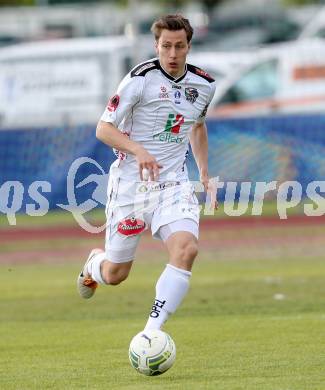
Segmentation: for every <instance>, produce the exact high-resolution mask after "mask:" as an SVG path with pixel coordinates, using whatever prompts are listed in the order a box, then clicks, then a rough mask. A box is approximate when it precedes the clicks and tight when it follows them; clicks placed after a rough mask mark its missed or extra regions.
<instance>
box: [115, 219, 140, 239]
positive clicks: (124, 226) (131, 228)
mask: <svg viewBox="0 0 325 390" xmlns="http://www.w3.org/2000/svg"><path fill="white" fill-rule="evenodd" d="M145 227H146V224H145V222H144V221H142V220H141V219H137V218H135V217H131V218H127V219H124V220H123V221H120V222H119V224H118V226H117V231H118V232H119V233H120V234H122V235H123V236H136V235H137V234H140V233H142V232H143V231H144V229H145Z"/></svg>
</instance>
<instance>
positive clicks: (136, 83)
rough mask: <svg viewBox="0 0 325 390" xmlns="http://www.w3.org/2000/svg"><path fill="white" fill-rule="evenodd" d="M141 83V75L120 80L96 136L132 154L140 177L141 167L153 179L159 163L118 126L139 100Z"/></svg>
mask: <svg viewBox="0 0 325 390" xmlns="http://www.w3.org/2000/svg"><path fill="white" fill-rule="evenodd" d="M143 84H144V78H143V77H131V76H130V74H129V75H127V76H126V77H125V78H124V79H123V80H122V82H121V84H120V85H119V88H118V90H117V94H116V95H115V96H113V97H112V98H111V99H110V101H109V103H108V106H107V108H106V110H105V112H104V114H103V115H102V117H101V119H100V121H99V122H98V125H97V129H96V137H97V138H98V139H99V140H100V141H102V142H103V143H105V144H106V145H108V146H111V147H112V148H115V149H118V150H120V151H122V152H126V153H130V154H133V155H134V156H135V158H136V160H137V163H138V166H139V173H140V179H141V180H143V179H144V177H143V169H144V168H146V169H147V170H148V171H149V176H150V179H151V180H153V181H155V180H158V178H159V169H160V168H162V167H161V165H159V164H158V163H157V161H156V159H155V157H154V156H152V155H151V154H150V153H149V152H148V151H147V150H146V149H145V148H144V147H143V146H142V145H141V144H139V143H137V142H135V141H132V140H130V139H129V138H128V137H125V135H124V134H123V133H122V132H121V131H120V130H119V128H118V126H119V125H120V123H121V122H122V120H123V119H124V117H125V116H126V115H127V114H128V113H129V112H130V111H131V110H132V109H133V107H134V106H135V105H136V104H138V103H139V102H140V100H141V94H142V89H143Z"/></svg>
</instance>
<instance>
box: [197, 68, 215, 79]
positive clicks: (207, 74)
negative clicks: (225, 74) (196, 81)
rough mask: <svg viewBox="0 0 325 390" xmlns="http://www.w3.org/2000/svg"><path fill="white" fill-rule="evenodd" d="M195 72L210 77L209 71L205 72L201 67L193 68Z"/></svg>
mask: <svg viewBox="0 0 325 390" xmlns="http://www.w3.org/2000/svg"><path fill="white" fill-rule="evenodd" d="M195 73H196V74H198V75H200V76H204V77H208V78H210V79H211V78H212V77H211V76H210V75H209V73H207V72H205V71H204V70H203V69H200V68H195Z"/></svg>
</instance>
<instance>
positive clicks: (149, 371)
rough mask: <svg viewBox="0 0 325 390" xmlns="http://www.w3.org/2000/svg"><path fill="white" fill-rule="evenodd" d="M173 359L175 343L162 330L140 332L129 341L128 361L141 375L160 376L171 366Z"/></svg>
mask: <svg viewBox="0 0 325 390" xmlns="http://www.w3.org/2000/svg"><path fill="white" fill-rule="evenodd" d="M175 358H176V346H175V343H174V341H173V339H172V338H171V337H170V336H169V334H167V333H166V332H163V331H162V330H148V331H142V332H140V333H138V334H137V335H135V336H134V337H133V339H132V340H131V343H130V348H129V359H130V362H131V365H132V367H134V368H135V369H136V370H137V371H138V372H140V373H141V374H144V375H148V376H150V375H160V374H162V373H164V372H165V371H167V370H168V369H169V368H170V367H171V366H172V365H173V363H174V361H175Z"/></svg>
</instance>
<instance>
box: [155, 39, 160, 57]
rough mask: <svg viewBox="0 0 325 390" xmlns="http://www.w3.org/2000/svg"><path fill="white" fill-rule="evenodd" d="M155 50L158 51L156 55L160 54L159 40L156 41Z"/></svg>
mask: <svg viewBox="0 0 325 390" xmlns="http://www.w3.org/2000/svg"><path fill="white" fill-rule="evenodd" d="M155 50H156V53H157V54H159V49H158V41H157V40H155Z"/></svg>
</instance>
